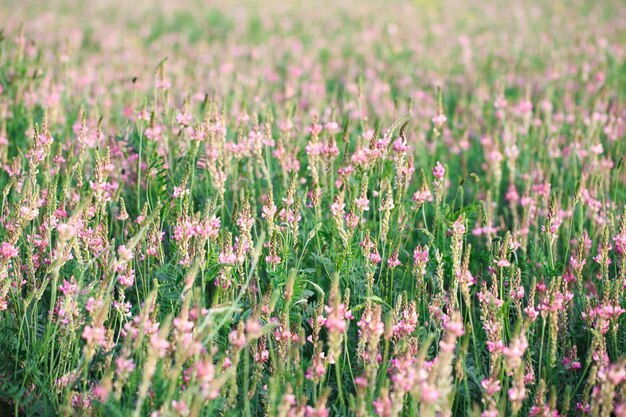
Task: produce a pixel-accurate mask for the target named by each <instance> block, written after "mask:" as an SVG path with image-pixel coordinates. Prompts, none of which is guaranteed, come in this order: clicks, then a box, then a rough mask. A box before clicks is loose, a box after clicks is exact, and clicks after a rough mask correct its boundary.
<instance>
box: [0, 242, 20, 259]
mask: <svg viewBox="0 0 626 417" xmlns="http://www.w3.org/2000/svg"><path fill="white" fill-rule="evenodd" d="M0 255H2V257H3V258H5V259H11V258H16V257H17V256H18V255H19V251H18V250H17V248H16V247H15V246H14V245H12V244H10V243H7V242H2V245H1V246H0Z"/></svg>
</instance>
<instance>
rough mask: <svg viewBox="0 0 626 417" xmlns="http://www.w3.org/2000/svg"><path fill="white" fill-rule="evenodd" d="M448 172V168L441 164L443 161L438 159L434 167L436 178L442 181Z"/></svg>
mask: <svg viewBox="0 0 626 417" xmlns="http://www.w3.org/2000/svg"><path fill="white" fill-rule="evenodd" d="M445 174H446V169H445V168H444V167H443V165H441V162H439V161H437V163H436V164H435V167H434V168H433V176H434V177H435V179H437V180H439V181H441V180H442V179H443V176H444V175H445Z"/></svg>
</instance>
